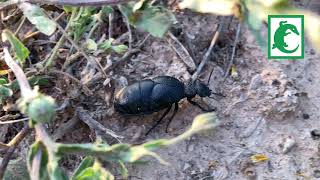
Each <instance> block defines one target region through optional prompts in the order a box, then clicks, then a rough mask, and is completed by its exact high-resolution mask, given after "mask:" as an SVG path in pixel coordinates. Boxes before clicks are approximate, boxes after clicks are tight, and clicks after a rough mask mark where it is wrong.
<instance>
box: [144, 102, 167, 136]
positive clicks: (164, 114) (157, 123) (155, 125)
mask: <svg viewBox="0 0 320 180" xmlns="http://www.w3.org/2000/svg"><path fill="white" fill-rule="evenodd" d="M171 107H172V105H170V106H169V107H168V109H167V110H166V111H165V112H164V113H163V114H162V116H161V118H160V119H159V120H158V121H157V122H156V124H154V125H153V126H152V127H151V128H150V129H149V130H148V132H147V133H146V136H147V135H148V134H149V133H150V132H151V131H152V130H153V129H154V128H155V127H157V126H158V125H159V124H160V122H161V121H162V120H163V118H164V117H165V116H166V115H167V114H168V113H169V111H170V110H171Z"/></svg>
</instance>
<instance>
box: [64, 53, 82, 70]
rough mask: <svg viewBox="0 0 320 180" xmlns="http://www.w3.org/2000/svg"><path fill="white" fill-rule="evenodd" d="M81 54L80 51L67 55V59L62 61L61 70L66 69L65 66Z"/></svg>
mask: <svg viewBox="0 0 320 180" xmlns="http://www.w3.org/2000/svg"><path fill="white" fill-rule="evenodd" d="M81 56H82V54H81V52H76V53H74V54H72V55H70V56H69V57H67V59H66V60H65V61H64V63H63V66H62V70H63V71H64V70H66V69H67V67H68V66H69V65H70V64H72V63H73V62H75V61H76V60H77V59H78V58H79V57H81Z"/></svg>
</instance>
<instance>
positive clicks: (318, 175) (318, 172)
mask: <svg viewBox="0 0 320 180" xmlns="http://www.w3.org/2000/svg"><path fill="white" fill-rule="evenodd" d="M313 176H314V177H315V178H320V170H319V169H316V170H314V171H313Z"/></svg>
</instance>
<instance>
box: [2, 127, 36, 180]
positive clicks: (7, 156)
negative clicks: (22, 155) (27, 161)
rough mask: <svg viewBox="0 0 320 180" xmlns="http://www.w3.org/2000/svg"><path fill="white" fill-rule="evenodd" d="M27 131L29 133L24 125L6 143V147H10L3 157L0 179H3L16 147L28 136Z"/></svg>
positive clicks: (28, 129)
mask: <svg viewBox="0 0 320 180" xmlns="http://www.w3.org/2000/svg"><path fill="white" fill-rule="evenodd" d="M29 131H30V128H29V126H28V125H27V124H26V125H25V126H24V128H23V129H22V130H21V131H20V132H19V133H18V134H17V135H16V136H15V137H14V138H13V139H12V140H11V141H10V142H9V143H8V146H10V147H9V149H8V150H7V152H6V154H5V156H4V157H3V159H2V162H1V165H0V179H3V176H4V172H5V170H6V168H7V166H8V164H9V161H10V159H11V156H12V154H13V152H14V151H15V149H16V147H17V146H18V145H19V143H20V142H21V141H22V140H23V139H24V138H25V137H26V135H27V134H28V132H29Z"/></svg>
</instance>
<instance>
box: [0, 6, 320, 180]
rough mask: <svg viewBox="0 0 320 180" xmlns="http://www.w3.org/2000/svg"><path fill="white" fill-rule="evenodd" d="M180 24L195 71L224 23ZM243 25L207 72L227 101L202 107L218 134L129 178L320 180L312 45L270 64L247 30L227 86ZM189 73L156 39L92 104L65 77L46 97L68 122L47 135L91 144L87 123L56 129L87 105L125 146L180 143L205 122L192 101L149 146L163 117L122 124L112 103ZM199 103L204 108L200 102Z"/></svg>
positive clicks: (319, 104) (69, 165)
mask: <svg viewBox="0 0 320 180" xmlns="http://www.w3.org/2000/svg"><path fill="white" fill-rule="evenodd" d="M312 8H313V9H316V7H312ZM316 10H317V9H316ZM176 16H177V20H178V22H179V23H178V24H179V26H181V27H182V29H183V31H182V32H180V33H178V34H177V38H178V39H179V40H180V41H181V42H182V43H183V44H184V45H185V46H186V47H187V49H188V50H189V53H190V54H191V55H192V56H193V57H194V59H195V61H196V63H197V64H198V63H200V61H201V59H202V57H203V55H204V53H205V52H206V50H207V48H208V47H209V45H210V42H211V39H212V36H213V34H214V32H215V30H216V29H217V24H218V22H219V18H218V17H216V16H213V15H203V14H202V15H201V14H198V13H193V12H190V11H184V12H181V13H178V14H176ZM237 23H238V21H236V20H233V21H232V22H230V23H229V24H230V26H228V27H226V28H225V29H224V30H223V33H222V34H221V36H220V37H219V39H218V42H217V43H216V46H215V47H214V49H213V51H212V53H211V56H210V60H209V62H208V64H207V65H206V66H205V68H204V70H203V72H202V73H201V74H200V75H201V76H200V78H201V79H202V80H203V81H206V80H207V79H208V76H209V73H210V71H211V70H212V69H214V71H213V76H212V78H211V81H210V88H211V89H212V90H214V91H215V92H221V93H222V94H224V95H226V97H224V98H220V99H218V100H213V99H206V98H205V99H204V102H205V103H206V104H208V105H209V106H210V107H216V108H217V111H216V113H217V116H218V117H219V119H220V121H221V125H220V126H219V127H218V128H216V129H215V130H214V132H212V133H210V134H203V135H196V136H193V137H191V138H190V139H188V140H186V141H184V142H181V143H179V144H176V145H174V146H172V147H170V148H167V149H162V150H160V151H157V153H158V154H159V155H160V156H161V157H162V158H163V159H165V160H166V161H168V162H169V163H170V164H171V166H165V165H162V164H160V163H159V162H157V161H156V160H153V159H148V160H149V163H148V164H145V165H129V172H130V178H129V179H143V180H157V179H159V180H160V179H161V180H164V179H168V180H178V179H183V180H200V179H201V180H204V179H206V180H208V179H212V180H213V179H214V180H216V179H268V180H271V179H275V180H279V179H281V180H291V179H319V178H320V145H319V143H320V133H319V134H318V136H311V131H313V130H314V129H318V130H320V122H319V117H320V111H319V108H320V98H319V97H320V96H319V95H318V94H320V88H319V86H320V71H319V69H320V64H319V63H318V62H317V61H318V59H319V58H320V56H319V54H317V53H316V52H315V50H314V49H312V47H311V46H310V45H309V43H308V42H307V41H306V47H305V58H304V59H303V60H298V61H294V60H288V61H287V60H286V61H269V60H267V58H266V52H263V51H262V50H261V49H260V47H259V46H258V45H257V44H256V42H255V38H254V36H253V35H252V34H251V33H250V31H249V30H248V29H247V27H245V26H244V25H243V26H242V29H241V35H240V39H239V43H238V45H237V48H236V56H235V69H236V72H237V75H233V76H228V77H227V78H226V79H225V80H224V75H225V71H226V66H227V64H228V62H229V59H230V55H231V49H232V44H233V41H234V38H235V33H236V27H237ZM119 28H120V27H119ZM105 30H106V29H101V31H105ZM145 36H146V33H143V32H138V31H137V30H134V42H135V43H136V42H138V41H141V40H142V39H143V38H144V37H145ZM265 37H267V36H265ZM106 59H107V58H106ZM58 64H61V63H60V62H58ZM75 64H76V65H75V67H80V68H79V69H77V70H79V72H82V73H81V74H77V73H75V74H74V76H75V77H77V78H79V79H82V80H83V79H85V76H86V73H87V74H88V72H86V69H85V63H83V61H79V62H77V63H75ZM71 69H72V68H71ZM187 69H188V68H187V66H186V65H185V63H184V62H183V61H182V60H181V59H180V57H179V56H178V55H177V53H176V52H175V51H174V50H173V49H172V48H171V46H170V45H169V44H168V42H167V41H166V39H158V38H153V37H150V38H149V39H148V40H147V41H146V42H145V44H144V45H143V48H142V51H141V52H139V53H137V54H136V55H135V56H133V57H132V58H131V60H130V61H129V63H127V64H124V65H123V66H119V67H118V68H117V69H115V70H114V71H112V72H111V73H110V75H112V77H113V79H112V80H110V83H105V82H107V80H105V79H104V80H101V81H99V82H97V83H95V84H93V85H92V86H90V88H91V89H92V91H94V95H93V96H89V97H88V96H84V95H81V96H79V87H78V86H75V85H74V84H72V83H70V80H68V78H60V80H54V81H55V86H56V87H55V88H53V89H47V90H46V91H47V93H49V94H50V95H52V96H53V97H54V98H56V99H57V102H58V104H59V105H61V104H63V102H69V103H70V102H71V104H69V105H68V106H67V108H66V109H64V112H63V113H58V117H57V118H56V122H55V123H54V124H51V125H50V126H49V129H50V130H51V133H52V134H53V137H55V138H56V139H57V140H58V141H62V142H78V143H79V142H92V141H93V140H94V138H95V137H94V136H95V133H94V132H92V131H90V130H89V128H88V127H87V126H86V125H85V124H84V123H80V122H77V124H76V125H74V126H73V127H72V130H70V129H69V130H68V131H67V132H60V133H57V131H59V130H58V129H59V128H61V127H63V126H65V124H64V123H67V122H68V120H69V121H70V119H72V117H73V114H75V109H76V107H77V106H82V107H83V108H84V109H86V110H87V112H88V114H90V115H91V116H92V117H93V118H94V119H95V120H97V121H98V122H100V123H101V124H103V125H104V126H105V127H107V128H108V129H111V130H113V131H115V132H116V134H118V135H122V136H124V137H125V138H124V139H123V142H129V143H141V142H145V141H147V140H150V139H158V138H171V137H174V136H176V135H178V134H181V133H182V132H184V131H185V130H186V129H188V127H190V125H191V123H192V120H193V118H194V117H195V116H196V115H198V114H200V113H202V111H201V110H200V109H198V108H197V107H194V106H192V105H191V104H189V103H188V102H187V101H186V100H183V101H181V102H180V104H179V107H180V109H179V111H178V113H177V115H176V116H175V118H174V119H173V121H172V123H171V125H170V129H169V132H168V133H165V130H164V129H165V123H163V124H161V125H160V126H158V127H157V128H156V129H155V130H154V131H152V133H151V134H150V135H149V136H147V137H144V136H143V134H144V132H145V131H146V130H147V129H149V128H150V127H151V125H152V124H153V123H154V121H155V120H156V119H158V118H159V116H160V113H161V112H160V113H154V114H152V115H145V116H136V117H124V116H121V115H119V114H117V113H116V112H114V109H113V104H112V99H113V94H114V93H115V92H116V91H118V90H119V89H120V88H121V87H123V86H125V85H127V84H130V83H133V82H134V81H136V80H139V79H144V78H152V77H156V76H159V75H170V76H174V77H176V78H178V79H180V80H183V81H185V80H187V79H189V78H190V77H191V75H192V74H191V73H189V72H188V71H187ZM68 73H71V74H72V73H73V72H71V71H70V72H68ZM62 80H63V81H62ZM104 83H105V84H106V85H103V84H104ZM197 101H199V102H201V100H200V99H197ZM6 128H8V127H2V130H3V131H4V130H6V131H7V129H6ZM20 128H21V127H20ZM1 134H6V133H1ZM57 134H58V135H57ZM55 135H56V136H55ZM6 136H9V135H6ZM0 138H3V137H0ZM317 138H318V139H317ZM32 140H33V139H32V137H30V138H29V139H28V140H26V141H23V144H22V147H20V152H21V153H22V154H24V155H20V156H22V157H25V153H26V150H27V149H28V148H27V147H28V145H29V144H31V142H32ZM1 142H2V141H1ZM108 142H109V141H108ZM110 142H114V141H110ZM256 154H263V155H265V156H266V157H268V161H263V162H260V163H253V162H252V160H251V159H250V157H251V156H252V155H256ZM79 161H80V157H77V156H70V157H67V158H66V159H63V160H62V162H61V163H62V165H63V166H64V167H65V170H66V171H67V172H69V170H72V169H74V168H75V166H76V165H77V164H78V163H79Z"/></svg>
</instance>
